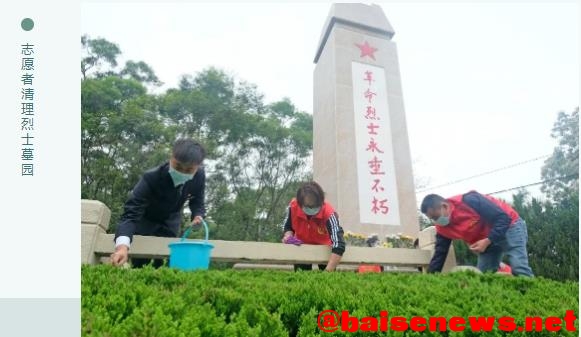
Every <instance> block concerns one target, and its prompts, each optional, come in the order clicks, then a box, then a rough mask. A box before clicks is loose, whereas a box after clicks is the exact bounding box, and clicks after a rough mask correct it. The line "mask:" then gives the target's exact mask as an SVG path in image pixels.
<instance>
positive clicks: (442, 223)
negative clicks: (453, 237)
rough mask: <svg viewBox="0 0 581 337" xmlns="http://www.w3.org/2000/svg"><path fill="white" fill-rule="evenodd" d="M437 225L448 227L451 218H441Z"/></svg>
mask: <svg viewBox="0 0 581 337" xmlns="http://www.w3.org/2000/svg"><path fill="white" fill-rule="evenodd" d="M436 224H438V225H440V226H448V225H449V224H450V217H448V216H441V217H439V218H438V220H436Z"/></svg>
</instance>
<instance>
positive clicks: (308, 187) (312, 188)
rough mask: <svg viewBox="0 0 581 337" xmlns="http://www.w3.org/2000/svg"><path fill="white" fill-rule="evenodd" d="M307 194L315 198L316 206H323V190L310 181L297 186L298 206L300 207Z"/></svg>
mask: <svg viewBox="0 0 581 337" xmlns="http://www.w3.org/2000/svg"><path fill="white" fill-rule="evenodd" d="M307 195H312V196H313V197H314V198H315V200H316V203H317V207H319V206H323V203H324V202H325V192H324V191H323V189H322V188H321V186H320V185H319V184H317V183H316V182H314V181H310V182H307V183H304V184H303V185H301V187H299V189H298V190H297V202H298V203H299V206H301V207H302V206H303V205H304V201H305V197H306V196H307Z"/></svg>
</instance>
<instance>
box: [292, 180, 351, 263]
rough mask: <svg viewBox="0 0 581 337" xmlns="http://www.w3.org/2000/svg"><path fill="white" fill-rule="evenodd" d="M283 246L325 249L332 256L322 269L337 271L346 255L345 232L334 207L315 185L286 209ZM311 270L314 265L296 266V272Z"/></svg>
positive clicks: (299, 193)
mask: <svg viewBox="0 0 581 337" xmlns="http://www.w3.org/2000/svg"><path fill="white" fill-rule="evenodd" d="M283 227H284V236H283V238H282V242H283V243H290V244H296V245H300V244H301V243H306V244H311V245H326V246H329V247H331V256H330V257H329V262H328V263H327V264H326V265H323V264H320V265H319V269H324V270H326V271H334V270H335V268H336V267H337V265H338V264H339V262H340V261H341V257H342V256H343V253H344V252H345V240H344V238H343V228H341V226H340V225H339V217H338V215H337V213H336V212H335V210H334V209H333V206H331V204H329V203H328V202H326V201H325V192H323V189H322V188H321V186H319V184H317V183H316V182H314V181H312V182H308V183H305V184H303V185H302V186H301V187H300V188H299V189H298V191H297V196H296V198H293V199H292V200H291V202H290V204H289V207H288V209H287V214H286V216H285V219H284V224H283ZM299 269H300V270H309V269H312V265H303V264H296V265H295V270H299Z"/></svg>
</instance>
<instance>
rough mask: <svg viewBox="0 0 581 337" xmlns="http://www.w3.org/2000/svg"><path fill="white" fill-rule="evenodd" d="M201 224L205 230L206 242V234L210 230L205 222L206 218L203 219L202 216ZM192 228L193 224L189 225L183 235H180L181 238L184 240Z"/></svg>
mask: <svg viewBox="0 0 581 337" xmlns="http://www.w3.org/2000/svg"><path fill="white" fill-rule="evenodd" d="M202 224H203V225H204V232H205V234H206V235H205V236H206V240H205V241H206V242H208V234H210V231H209V230H208V224H207V223H206V220H204V218H202ZM193 228H194V226H193V225H191V226H190V228H188V229H187V230H186V231H185V232H184V235H183V236H182V240H181V241H184V240H185V239H186V238H187V237H188V235H190V232H191V231H192V229H193Z"/></svg>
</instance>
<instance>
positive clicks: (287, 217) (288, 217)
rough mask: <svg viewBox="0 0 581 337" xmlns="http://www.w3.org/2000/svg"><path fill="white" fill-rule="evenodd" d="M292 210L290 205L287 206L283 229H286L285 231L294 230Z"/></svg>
mask: <svg viewBox="0 0 581 337" xmlns="http://www.w3.org/2000/svg"><path fill="white" fill-rule="evenodd" d="M290 212H291V210H290V206H289V207H287V208H286V215H285V217H284V220H283V221H284V222H283V229H284V231H283V232H284V233H286V232H294V230H293V226H292V224H291V213H290Z"/></svg>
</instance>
